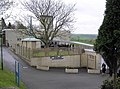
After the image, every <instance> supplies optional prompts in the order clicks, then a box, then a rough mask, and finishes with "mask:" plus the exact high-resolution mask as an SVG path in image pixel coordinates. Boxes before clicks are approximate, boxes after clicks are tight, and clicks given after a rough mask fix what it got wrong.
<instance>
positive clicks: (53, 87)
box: [3, 48, 106, 89]
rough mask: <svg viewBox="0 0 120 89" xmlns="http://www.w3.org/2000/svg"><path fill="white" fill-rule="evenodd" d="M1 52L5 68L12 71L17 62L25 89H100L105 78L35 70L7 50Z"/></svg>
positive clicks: (82, 73)
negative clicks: (16, 61)
mask: <svg viewBox="0 0 120 89" xmlns="http://www.w3.org/2000/svg"><path fill="white" fill-rule="evenodd" d="M3 51H4V66H5V67H7V68H9V69H10V70H12V71H14V62H15V60H18V61H19V63H20V65H21V66H20V73H21V79H22V81H23V82H24V83H25V85H26V87H27V89H100V88H99V87H100V85H101V84H102V81H103V80H104V79H105V78H106V76H102V75H100V74H88V73H86V72H85V71H83V70H82V69H80V70H79V74H66V73H65V72H64V69H50V71H41V70H37V69H35V68H33V67H30V66H29V65H28V64H27V63H25V62H24V61H22V60H21V59H20V58H18V57H17V56H16V55H14V54H13V53H12V52H11V51H9V50H8V49H7V48H4V50H3Z"/></svg>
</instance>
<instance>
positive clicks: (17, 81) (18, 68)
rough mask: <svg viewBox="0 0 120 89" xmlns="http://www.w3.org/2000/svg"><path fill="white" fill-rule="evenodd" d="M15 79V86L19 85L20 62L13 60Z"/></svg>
mask: <svg viewBox="0 0 120 89" xmlns="http://www.w3.org/2000/svg"><path fill="white" fill-rule="evenodd" d="M15 81H16V83H17V86H18V87H20V64H19V62H17V61H15Z"/></svg>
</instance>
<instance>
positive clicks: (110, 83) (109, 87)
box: [101, 77, 120, 89]
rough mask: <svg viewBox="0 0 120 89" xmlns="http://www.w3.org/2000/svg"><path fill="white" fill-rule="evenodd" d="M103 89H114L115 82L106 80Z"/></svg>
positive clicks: (119, 82) (118, 83) (119, 86)
mask: <svg viewBox="0 0 120 89" xmlns="http://www.w3.org/2000/svg"><path fill="white" fill-rule="evenodd" d="M116 85H117V89H120V77H119V78H117V84H116ZM101 89H113V80H105V81H103V85H101Z"/></svg>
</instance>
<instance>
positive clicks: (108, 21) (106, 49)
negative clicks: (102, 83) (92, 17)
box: [94, 0, 120, 89]
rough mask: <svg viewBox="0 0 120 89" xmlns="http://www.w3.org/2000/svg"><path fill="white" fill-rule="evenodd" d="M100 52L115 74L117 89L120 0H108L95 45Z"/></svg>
mask: <svg viewBox="0 0 120 89" xmlns="http://www.w3.org/2000/svg"><path fill="white" fill-rule="evenodd" d="M94 46H95V51H96V52H99V53H100V54H101V55H102V57H103V58H104V60H105V62H106V63H107V65H108V66H109V68H110V69H112V70H113V73H114V82H113V83H114V86H113V87H114V89H117V88H116V75H117V69H118V67H120V0H106V10H105V16H104V20H103V23H102V25H101V26H100V28H99V33H98V37H97V39H96V43H95V45H94Z"/></svg>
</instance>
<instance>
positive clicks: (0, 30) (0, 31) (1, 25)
mask: <svg viewBox="0 0 120 89" xmlns="http://www.w3.org/2000/svg"><path fill="white" fill-rule="evenodd" d="M2 29H3V24H2V20H0V36H1V69H2V70H3V48H2V45H3V32H2Z"/></svg>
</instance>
